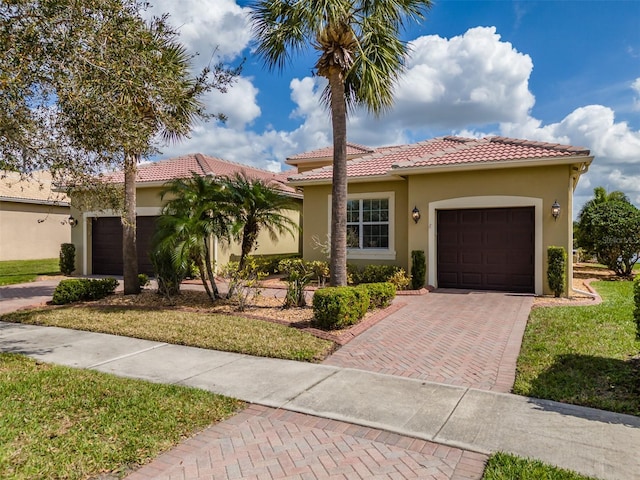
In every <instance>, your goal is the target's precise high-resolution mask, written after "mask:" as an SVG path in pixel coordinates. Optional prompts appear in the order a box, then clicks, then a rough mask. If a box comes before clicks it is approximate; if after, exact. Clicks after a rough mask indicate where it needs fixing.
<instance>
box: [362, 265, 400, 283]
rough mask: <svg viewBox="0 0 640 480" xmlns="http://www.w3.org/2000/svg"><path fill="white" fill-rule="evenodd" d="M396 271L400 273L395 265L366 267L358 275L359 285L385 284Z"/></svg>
mask: <svg viewBox="0 0 640 480" xmlns="http://www.w3.org/2000/svg"><path fill="white" fill-rule="evenodd" d="M398 271H400V267H396V266H395V265H367V266H366V267H364V270H362V273H361V274H360V282H359V283H380V282H386V281H388V280H389V278H391V277H393V276H394V275H395V274H396V273H397V272H398Z"/></svg>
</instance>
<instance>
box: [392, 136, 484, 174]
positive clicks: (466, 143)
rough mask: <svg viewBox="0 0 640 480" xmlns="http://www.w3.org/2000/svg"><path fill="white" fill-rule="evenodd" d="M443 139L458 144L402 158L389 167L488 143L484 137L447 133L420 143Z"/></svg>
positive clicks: (396, 166)
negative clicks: (405, 158)
mask: <svg viewBox="0 0 640 480" xmlns="http://www.w3.org/2000/svg"><path fill="white" fill-rule="evenodd" d="M443 140H446V141H450V142H457V143H459V145H455V146H451V147H447V148H443V149H441V150H437V151H435V152H432V153H428V154H426V155H422V156H414V157H410V158H409V159H407V160H404V161H402V162H396V163H394V164H392V165H391V168H403V167H409V166H411V165H412V164H413V163H414V162H416V161H419V160H421V161H428V160H432V159H434V158H440V157H444V156H445V155H449V154H450V153H455V152H460V151H464V150H469V149H471V148H474V147H476V146H478V145H479V144H481V143H488V140H487V139H486V138H466V137H455V136H451V135H447V136H444V137H436V138H433V139H431V140H428V141H425V142H421V143H422V144H428V143H433V141H439V142H441V141H443ZM419 144H420V143H418V144H417V145H419Z"/></svg>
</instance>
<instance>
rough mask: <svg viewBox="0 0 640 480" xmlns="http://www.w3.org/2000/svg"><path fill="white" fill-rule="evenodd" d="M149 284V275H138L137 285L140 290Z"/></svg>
mask: <svg viewBox="0 0 640 480" xmlns="http://www.w3.org/2000/svg"><path fill="white" fill-rule="evenodd" d="M150 283H151V282H150V281H149V275H147V274H146V273H139V274H138V285H140V288H141V289H142V288H144V287H146V286H148V285H149V284H150Z"/></svg>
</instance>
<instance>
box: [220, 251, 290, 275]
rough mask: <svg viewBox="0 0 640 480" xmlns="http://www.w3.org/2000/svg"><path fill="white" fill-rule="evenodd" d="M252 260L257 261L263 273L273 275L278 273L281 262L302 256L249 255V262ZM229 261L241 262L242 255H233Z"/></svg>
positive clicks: (283, 254)
mask: <svg viewBox="0 0 640 480" xmlns="http://www.w3.org/2000/svg"><path fill="white" fill-rule="evenodd" d="M250 258H251V259H253V260H254V261H255V264H256V267H257V268H258V269H259V270H260V271H261V272H264V273H266V274H268V275H271V274H273V273H276V272H277V271H278V264H279V263H280V261H281V260H286V259H294V258H300V255H299V254H297V253H282V254H274V255H248V256H247V260H248V259H250ZM229 260H230V261H231V262H239V261H240V255H231V257H229Z"/></svg>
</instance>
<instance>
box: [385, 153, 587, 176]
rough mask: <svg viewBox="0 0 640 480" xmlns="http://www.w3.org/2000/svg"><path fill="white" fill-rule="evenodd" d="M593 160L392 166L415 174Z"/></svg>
mask: <svg viewBox="0 0 640 480" xmlns="http://www.w3.org/2000/svg"><path fill="white" fill-rule="evenodd" d="M592 161H593V157H592V156H583V155H581V156H574V155H572V156H569V157H566V156H563V157H544V158H525V159H521V160H507V161H504V160H501V161H495V160H494V161H489V162H469V163H455V164H450V165H424V166H418V167H394V166H392V167H391V171H392V172H394V173H395V174H396V175H415V174H420V173H439V172H450V171H457V170H494V169H501V168H518V167H545V166H549V165H571V164H574V163H583V164H586V165H590V164H591V162H592Z"/></svg>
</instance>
